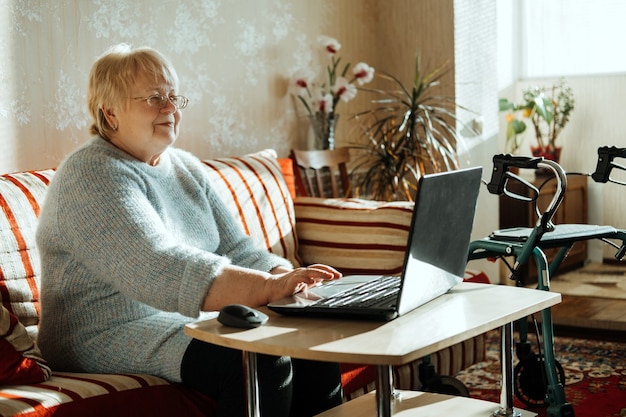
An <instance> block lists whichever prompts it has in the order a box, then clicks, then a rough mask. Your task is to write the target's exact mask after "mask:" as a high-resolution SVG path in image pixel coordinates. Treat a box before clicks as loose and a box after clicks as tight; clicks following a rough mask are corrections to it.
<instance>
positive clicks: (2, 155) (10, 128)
mask: <svg viewBox="0 0 626 417" xmlns="http://www.w3.org/2000/svg"><path fill="white" fill-rule="evenodd" d="M8 2H9V0H1V1H0V27H3V28H6V27H9V24H10V21H11V16H10V15H11V9H10V8H9V5H8ZM10 39H11V32H7V31H0V91H2V92H3V95H4V97H3V98H2V100H0V132H1V136H0V149H2V151H1V152H0V172H3V173H4V172H11V171H17V167H16V166H15V143H14V140H15V119H14V118H13V117H12V114H11V106H12V103H14V102H15V101H16V100H15V89H14V88H13V86H14V83H12V82H11V80H12V79H13V71H12V66H11V62H12V59H13V49H12V43H11V42H10Z"/></svg>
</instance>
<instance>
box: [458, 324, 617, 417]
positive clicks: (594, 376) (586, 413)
mask: <svg viewBox="0 0 626 417" xmlns="http://www.w3.org/2000/svg"><path fill="white" fill-rule="evenodd" d="M529 341H531V342H533V343H534V342H535V337H534V336H533V335H530V336H529ZM499 346H500V332H499V331H491V332H489V333H488V334H487V360H486V361H485V362H481V363H478V364H475V365H473V366H472V367H470V368H468V369H466V370H465V371H463V372H461V373H460V374H459V375H457V378H458V379H460V380H461V381H462V382H463V383H464V384H465V385H466V386H467V387H468V389H469V390H470V396H471V397H473V398H480V399H484V400H488V401H493V402H495V403H499V402H500V388H499V383H500V347H499ZM533 346H534V345H533ZM554 346H555V353H556V359H557V361H558V362H559V364H560V365H561V366H562V367H563V370H564V371H565V397H566V399H567V401H568V402H569V403H570V404H572V406H573V408H574V412H575V414H576V417H626V342H625V343H617V342H603V341H597V340H585V339H579V338H571V337H558V336H557V337H555V341H554ZM533 351H534V352H537V349H536V348H535V347H533ZM516 363H517V359H516ZM514 405H515V407H519V408H520V409H526V410H532V411H533V412H535V413H538V414H539V416H545V415H546V409H545V408H543V407H535V408H533V407H530V406H529V405H527V404H526V403H524V402H522V401H521V400H520V399H519V398H517V397H515V401H514Z"/></svg>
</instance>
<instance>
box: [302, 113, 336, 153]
mask: <svg viewBox="0 0 626 417" xmlns="http://www.w3.org/2000/svg"><path fill="white" fill-rule="evenodd" d="M338 119H339V115H338V114H335V113H321V112H320V113H315V114H314V115H310V116H309V120H310V122H311V130H312V132H313V141H312V142H313V143H312V147H313V148H314V149H335V127H336V125H337V121H338Z"/></svg>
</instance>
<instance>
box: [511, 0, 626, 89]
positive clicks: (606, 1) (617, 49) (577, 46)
mask: <svg viewBox="0 0 626 417" xmlns="http://www.w3.org/2000/svg"><path fill="white" fill-rule="evenodd" d="M624 16H626V2H624V1H623V0H595V1H589V0H549V1H545V0H521V3H520V21H521V31H522V42H521V47H522V51H521V52H522V71H521V76H522V78H526V79H527V78H546V77H556V76H578V75H591V74H611V73H620V72H624V71H626V54H624V53H622V52H621V44H622V42H623V40H624V39H626V25H625V24H624Z"/></svg>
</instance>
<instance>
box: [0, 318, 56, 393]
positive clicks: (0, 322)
mask: <svg viewBox="0 0 626 417" xmlns="http://www.w3.org/2000/svg"><path fill="white" fill-rule="evenodd" d="M49 377H50V368H49V367H48V365H47V364H46V361H45V360H44V359H43V358H42V357H41V352H40V351H39V348H38V347H37V344H36V343H35V342H34V341H33V340H32V339H31V338H30V336H29V335H28V333H26V328H25V327H24V326H23V325H22V323H20V322H19V320H18V319H17V317H16V316H15V315H14V314H12V313H11V312H10V311H9V310H7V309H6V308H5V307H3V306H0V385H23V384H36V383H39V382H42V381H45V380H46V379H48V378H49Z"/></svg>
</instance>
